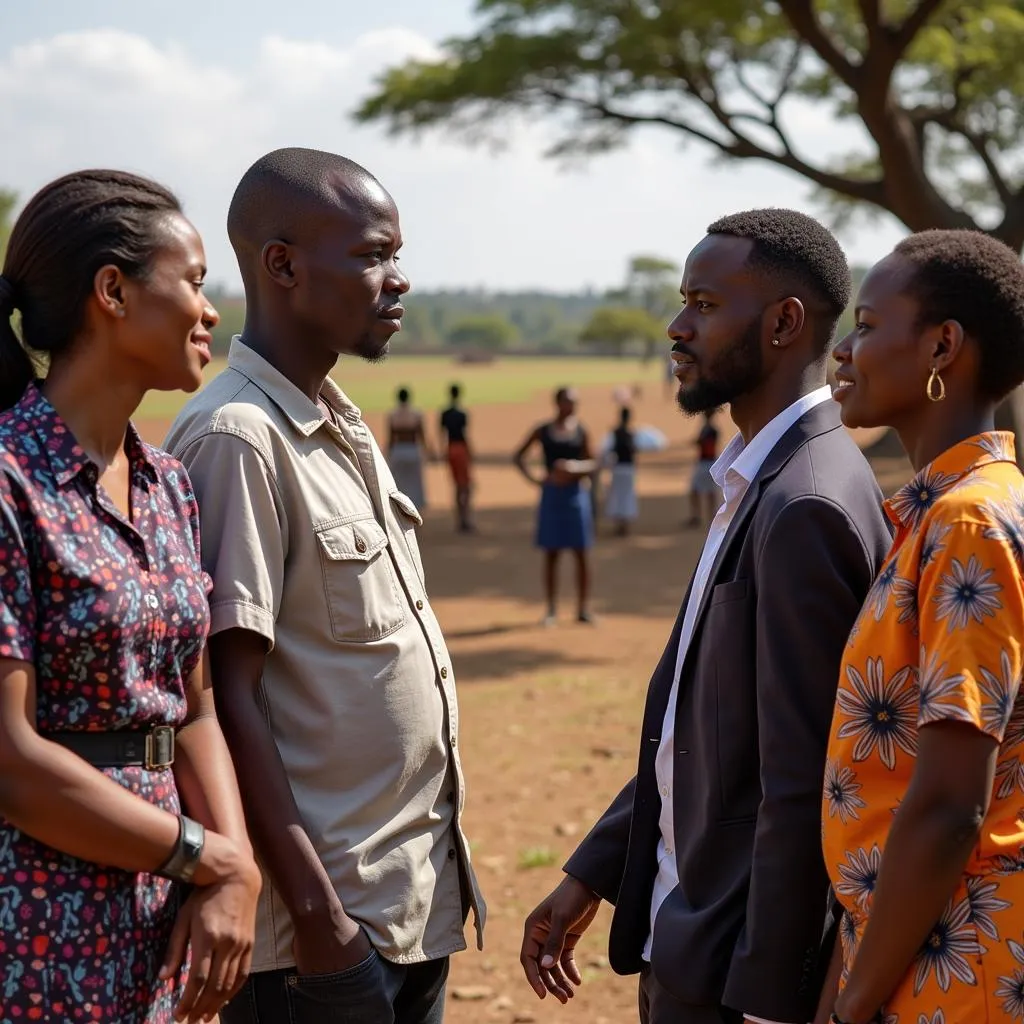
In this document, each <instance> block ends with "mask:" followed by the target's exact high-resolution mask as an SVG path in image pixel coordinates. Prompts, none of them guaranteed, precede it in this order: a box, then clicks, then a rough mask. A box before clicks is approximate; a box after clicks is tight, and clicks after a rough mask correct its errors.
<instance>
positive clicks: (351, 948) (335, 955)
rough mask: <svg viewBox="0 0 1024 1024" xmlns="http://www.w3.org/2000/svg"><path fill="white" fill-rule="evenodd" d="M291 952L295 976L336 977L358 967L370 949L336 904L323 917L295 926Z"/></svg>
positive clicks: (359, 928) (356, 928) (353, 924)
mask: <svg viewBox="0 0 1024 1024" xmlns="http://www.w3.org/2000/svg"><path fill="white" fill-rule="evenodd" d="M292 952H293V953H294V955H295V967H296V969H297V970H298V972H299V974H338V973H339V972H341V971H347V970H348V969H349V968H351V967H356V966H358V965H359V964H361V963H362V962H363V961H364V960H365V959H366V958H367V957H368V956H369V955H370V953H372V952H373V946H372V945H371V943H370V940H369V939H368V938H367V936H366V932H364V931H363V929H362V928H361V927H360V926H359V925H358V924H357V923H356V922H355V921H353V920H352V918H351V917H349V916H348V914H346V913H345V911H344V910H343V909H342V906H341V904H340V903H336V905H335V906H333V907H332V908H331V909H330V910H329V911H328V912H327V913H326V914H324V915H323V916H320V917H317V918H311V919H309V920H307V921H303V922H301V923H296V925H295V939H294V941H293V942H292Z"/></svg>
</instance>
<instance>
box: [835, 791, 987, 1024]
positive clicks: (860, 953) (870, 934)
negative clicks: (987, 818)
mask: <svg viewBox="0 0 1024 1024" xmlns="http://www.w3.org/2000/svg"><path fill="white" fill-rule="evenodd" d="M980 820H981V819H980V817H979V816H978V815H977V814H975V813H974V812H970V811H964V810H962V809H957V808H951V807H949V806H944V805H943V804H942V803H941V802H938V801H936V802H933V803H931V804H930V805H923V806H922V805H920V804H919V803H918V802H917V801H915V800H914V799H913V797H912V796H911V795H909V794H908V797H907V798H906V799H905V800H904V801H903V803H902V804H901V805H900V810H899V812H898V813H897V814H896V816H895V819H894V821H893V825H892V829H891V830H890V833H889V839H888V842H887V844H886V848H885V854H884V856H883V857H882V861H881V865H880V868H879V872H878V879H877V882H876V885H875V889H874V895H873V901H872V904H871V912H870V916H869V919H868V923H867V926H866V928H865V931H864V938H863V940H862V941H861V943H860V947H859V949H858V950H857V956H856V959H855V960H854V963H853V966H852V968H851V971H850V977H849V979H848V981H847V984H846V988H845V989H844V991H843V992H842V993H841V995H840V996H839V999H838V1000H837V1011H836V1012H837V1014H838V1016H840V1017H841V1018H842V1019H843V1020H848V1021H851V1022H852V1024H858V1022H860V1021H867V1020H869V1019H870V1018H871V1016H872V1015H873V1014H875V1013H877V1011H878V1010H879V1008H880V1007H881V1006H882V1005H883V1004H884V1003H885V1002H886V1001H887V1000H888V999H889V998H890V997H891V996H892V993H893V992H894V991H895V989H896V988H897V986H898V985H899V983H900V981H901V980H902V979H903V977H904V976H905V975H906V973H907V971H908V970H909V969H910V967H911V964H912V963H913V961H914V959H915V957H916V956H917V954H918V952H919V950H920V949H921V946H922V945H923V944H924V942H925V940H926V939H927V938H928V935H929V932H930V931H931V929H932V928H933V927H934V926H935V924H936V923H937V922H938V921H939V919H940V918H941V916H942V913H943V911H944V910H945V908H946V906H947V904H948V903H949V900H950V898H951V897H952V895H953V893H954V892H955V891H956V887H957V885H958V883H959V882H960V880H961V878H962V876H963V871H964V868H965V866H966V864H967V861H968V858H969V857H970V855H971V850H972V849H973V848H974V845H975V843H976V842H977V836H978V827H979V824H980Z"/></svg>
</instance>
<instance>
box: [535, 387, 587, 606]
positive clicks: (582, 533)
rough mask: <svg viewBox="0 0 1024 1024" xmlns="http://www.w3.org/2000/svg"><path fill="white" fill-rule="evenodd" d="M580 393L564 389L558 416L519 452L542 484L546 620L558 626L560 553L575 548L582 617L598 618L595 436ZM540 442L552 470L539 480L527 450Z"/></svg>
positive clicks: (539, 533) (558, 397) (540, 522)
mask: <svg viewBox="0 0 1024 1024" xmlns="http://www.w3.org/2000/svg"><path fill="white" fill-rule="evenodd" d="M576 402H577V399H576V392H575V391H574V390H573V389H572V388H559V390H558V391H557V392H556V394H555V405H556V406H557V408H558V415H557V416H556V418H555V419H554V420H552V421H551V422H549V423H544V424H542V425H541V426H539V427H537V428H536V429H535V430H533V431H532V432H531V434H530V436H529V437H527V439H526V440H525V441H524V442H523V443H522V444H521V445H520V447H519V450H518V451H517V452H516V454H515V463H516V466H518V468H519V471H520V472H521V473H522V474H523V476H525V477H526V479H527V480H529V481H530V482H531V483H534V484H536V485H537V486H538V487H540V488H541V499H540V508H539V510H538V516H537V547H539V548H542V549H543V551H544V586H545V596H546V598H547V608H548V610H547V615H546V616H545V619H544V624H545V625H547V626H553V625H554V624H555V622H556V621H557V618H556V600H555V598H556V591H557V581H558V575H557V570H558V556H559V554H560V553H561V552H562V551H565V550H569V551H573V552H575V554H576V569H577V574H576V583H577V594H578V598H579V605H578V613H577V618H578V621H580V622H592V621H593V619H592V618H591V615H590V611H589V608H588V606H587V601H588V597H589V590H590V571H589V565H588V563H587V550H588V549H589V548H590V546H591V544H593V540H594V516H593V512H592V509H591V503H590V489H589V486H588V481H589V479H590V478H591V477H592V476H593V475H594V473H595V472H596V471H597V462H596V460H594V459H593V458H592V457H591V454H590V440H589V438H588V437H587V432H586V430H585V429H584V428H583V425H582V424H581V423H580V421H579V420H578V419H577V418H576ZM535 445H539V446H540V448H541V451H542V452H543V455H544V467H545V470H546V473H545V476H544V477H543V478H538V477H536V476H534V475H533V473H531V472H530V470H529V469H527V468H526V463H525V458H526V454H527V452H529V450H530V449H531V448H533V447H534V446H535Z"/></svg>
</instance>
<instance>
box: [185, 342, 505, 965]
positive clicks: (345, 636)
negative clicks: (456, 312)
mask: <svg viewBox="0 0 1024 1024" xmlns="http://www.w3.org/2000/svg"><path fill="white" fill-rule="evenodd" d="M320 397H321V400H322V401H324V402H325V403H326V404H327V405H328V406H330V408H331V409H332V410H333V411H334V413H335V415H336V418H337V426H336V425H335V424H334V423H333V422H332V421H331V419H330V418H329V417H328V416H326V414H325V413H324V411H323V410H322V409H321V408H320V407H319V406H318V405H316V404H315V403H313V402H311V401H310V400H309V399H308V398H307V397H306V396H305V395H304V394H303V393H302V392H301V391H300V390H299V389H298V388H297V387H295V385H294V384H292V383H291V382H290V381H289V380H287V379H286V378H285V377H284V376H282V375H281V374H280V373H278V371H277V370H275V369H274V368H273V367H272V366H270V364H269V363H267V362H266V361H265V360H264V359H262V358H261V357H260V356H259V355H257V354H256V353H255V352H254V351H253V350H252V349H250V348H248V347H246V346H245V345H244V344H243V343H242V342H241V341H240V339H238V338H235V339H234V341H233V342H232V345H231V351H230V355H229V357H228V366H227V369H226V370H225V371H224V372H223V373H221V374H220V375H219V376H218V377H217V378H215V379H214V380H213V381H212V382H211V383H210V384H209V385H208V386H207V387H206V388H205V389H204V390H203V391H201V392H200V393H199V394H198V395H196V396H195V397H194V398H193V399H192V400H191V401H190V402H189V403H188V404H187V405H186V407H185V408H184V410H183V411H182V412H181V414H180V415H179V416H178V418H177V420H176V421H175V423H174V425H173V426H172V427H171V431H170V433H169V435H168V437H167V441H166V446H167V448H168V449H169V450H170V451H171V452H173V453H174V455H175V456H176V457H177V458H178V459H180V460H181V461H182V462H183V463H184V464H185V466H186V468H187V469H188V471H189V474H190V476H191V477H192V482H193V484H194V486H195V490H196V494H197V496H198V499H199V507H200V523H201V531H202V554H203V566H204V568H205V569H206V570H207V571H208V572H209V573H210V575H211V576H212V577H213V581H214V589H213V593H212V595H211V597H210V606H211V612H212V626H211V630H212V632H213V633H216V632H218V631H220V630H225V629H231V628H235V627H238V628H242V629H248V630H251V631H253V632H255V633H259V634H260V635H261V636H263V637H265V638H266V639H267V640H268V641H269V642H270V645H271V647H270V651H269V653H268V655H267V659H266V665H265V669H264V674H263V680H262V686H261V692H260V697H261V699H262V701H263V704H264V707H265V711H266V715H267V720H268V722H269V723H270V728H271V730H272V732H273V735H274V739H275V741H276V743H277V748H278V750H279V751H280V755H281V760H282V762H283V764H284V768H285V771H286V772H287V774H288V779H289V781H290V782H291V787H292V792H293V793H294V795H295V801H296V803H297V805H298V808H299V812H300V813H301V815H302V818H303V821H304V822H305V825H306V828H307V830H308V832H309V835H310V838H311V840H312V842H313V844H314V846H315V847H316V851H317V854H318V855H319V857H320V860H321V861H322V862H323V865H324V868H325V869H326V871H327V873H328V874H329V876H330V878H331V880H332V881H333V883H334V886H335V889H336V890H337V892H338V895H339V897H340V898H341V901H342V903H343V905H344V907H345V909H346V911H347V912H348V914H349V915H351V916H352V917H353V918H354V919H355V920H357V921H359V922H360V923H361V924H362V925H363V926H364V927H365V929H366V931H367V933H368V934H369V936H370V939H371V940H372V942H373V944H374V945H375V946H376V947H377V949H378V950H379V951H380V952H381V953H382V954H383V955H384V956H385V957H386V958H388V959H389V960H392V961H395V962H397V963H413V962H417V961H422V960H427V959H435V958H438V957H442V956H445V955H447V954H449V953H452V952H454V951H456V950H459V949H464V948H465V939H464V936H463V925H464V921H465V910H464V907H463V897H462V893H463V890H465V892H466V894H467V898H468V901H469V903H470V905H471V906H472V908H473V910H474V916H475V919H476V928H477V938H478V942H482V932H483V924H484V917H485V906H484V902H483V900H482V898H481V896H480V893H479V890H478V888H477V884H476V880H475V878H474V876H473V872H472V869H471V867H470V863H469V846H468V843H467V841H466V839H465V837H464V835H463V833H462V829H461V827H460V818H461V814H462V807H463V802H464V798H465V791H464V786H463V780H462V770H461V766H460V764H459V753H458V746H457V742H458V724H459V723H458V706H457V703H456V698H455V679H454V676H453V674H452V668H451V661H450V659H449V657H448V651H447V648H446V647H445V642H444V638H443V636H442V635H441V629H440V627H439V626H438V623H437V619H436V618H435V617H434V613H433V611H431V608H430V602H429V600H428V598H427V592H426V588H425V583H424V577H423V564H422V562H421V561H420V553H419V547H418V545H417V541H416V533H415V527H416V526H417V525H418V524H419V523H420V517H419V513H418V512H417V511H416V508H415V506H414V505H413V504H412V502H411V501H410V500H409V499H408V498H407V497H406V496H405V495H404V494H402V493H401V492H399V491H398V489H397V488H396V486H395V482H394V479H393V477H392V475H391V471H390V470H389V469H388V466H387V463H386V462H385V461H384V457H383V456H382V455H381V452H380V449H379V448H378V447H377V444H376V442H375V440H374V438H373V435H372V434H371V433H370V430H369V429H368V428H367V426H366V425H365V424H364V423H363V421H362V417H361V415H360V412H359V410H358V409H357V408H356V407H355V406H354V405H353V404H352V403H351V402H350V401H349V400H348V398H347V397H346V396H345V395H344V394H343V393H342V391H341V390H340V389H339V388H338V387H337V386H335V384H334V383H333V381H331V380H327V381H326V382H325V383H324V388H323V391H322V392H321V396H320ZM292 938H293V929H292V925H291V921H290V919H289V915H288V912H287V910H286V909H285V907H284V904H283V902H282V901H281V898H280V896H279V895H278V894H277V893H276V892H275V890H274V888H273V885H272V884H271V882H270V880H269V879H268V878H264V889H263V893H262V895H261V897H260V904H259V912H258V919H257V944H256V953H255V959H254V962H253V970H256V971H264V970H274V969H278V968H282V967H290V966H292V965H293V964H294V963H295V960H294V957H293V955H292Z"/></svg>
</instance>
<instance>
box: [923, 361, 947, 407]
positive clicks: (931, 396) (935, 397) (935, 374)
mask: <svg viewBox="0 0 1024 1024" xmlns="http://www.w3.org/2000/svg"><path fill="white" fill-rule="evenodd" d="M936 382H937V383H938V385H939V391H938V394H936V393H935V384H936ZM925 392H926V394H927V395H928V400H929V401H930V402H941V401H942V400H943V399H944V398H945V397H946V385H945V383H944V382H943V380H942V378H941V377H940V376H939V371H938V370H936V369H935V367H934V366H933V367H932V375H931V376H930V377H929V378H928V387H927V388H925Z"/></svg>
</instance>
